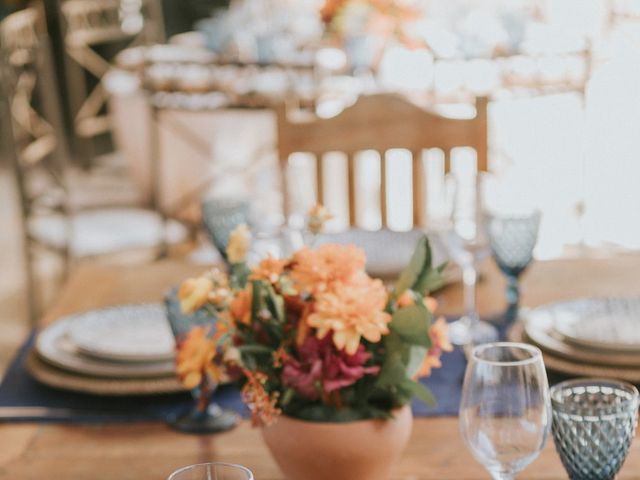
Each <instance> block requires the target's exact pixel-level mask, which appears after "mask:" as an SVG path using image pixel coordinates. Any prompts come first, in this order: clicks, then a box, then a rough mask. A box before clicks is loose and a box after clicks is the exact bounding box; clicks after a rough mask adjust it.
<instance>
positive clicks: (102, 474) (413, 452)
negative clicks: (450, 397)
mask: <svg viewBox="0 0 640 480" xmlns="http://www.w3.org/2000/svg"><path fill="white" fill-rule="evenodd" d="M200 269H201V267H194V266H192V265H188V264H185V263H180V262H177V261H166V262H163V263H158V264H155V265H149V266H143V267H130V268H128V269H125V268H122V267H96V266H87V267H83V268H81V269H80V270H78V271H77V273H76V274H75V275H73V277H72V278H71V279H70V281H69V283H68V285H67V286H66V288H65V289H64V292H63V293H62V295H61V296H60V298H59V300H58V302H57V303H56V305H55V306H54V307H53V308H52V309H51V310H50V312H49V314H48V315H47V317H46V318H45V322H51V321H53V320H55V319H56V318H58V317H59V316H61V315H64V314H68V313H71V312H74V311H79V310H84V309H89V308H94V307H98V306H105V305H109V304H115V303H122V302H140V301H157V300H159V299H160V298H161V295H162V293H163V292H164V291H165V290H166V289H167V288H168V287H169V286H171V285H175V284H176V283H177V282H178V281H179V280H180V279H181V278H184V277H186V276H188V275H190V274H193V273H197V272H198V271H199V270H200ZM638 272H640V256H622V257H616V258H609V259H589V260H585V259H582V260H562V261H554V262H538V263H536V264H535V265H534V266H533V267H532V268H531V270H530V272H528V273H527V275H526V276H525V280H524V292H523V300H524V303H525V304H527V305H530V306H535V305H539V304H543V303H546V302H551V301H556V300H562V299H569V298H575V297H579V296H587V295H613V294H617V295H640V281H638V280H639V279H640V274H638ZM503 288H504V282H503V280H502V278H501V277H500V275H499V274H498V273H497V271H496V269H495V267H493V266H492V265H490V264H488V265H487V268H486V269H485V276H484V280H483V282H482V283H481V285H480V289H479V306H480V310H481V312H482V313H483V314H489V313H495V312H498V311H500V310H501V309H502V308H504V300H503ZM439 297H440V304H441V308H442V311H443V312H444V313H449V314H451V313H456V312H458V311H459V306H460V305H461V292H460V287H459V286H457V285H456V286H451V287H449V288H447V289H445V290H443V291H442V293H441V294H440V295H439ZM363 448H366V446H363ZM210 460H224V461H228V462H236V463H241V464H243V465H246V466H248V467H249V468H251V469H252V470H253V471H254V472H255V474H256V478H257V480H275V479H281V478H282V476H281V475H280V473H279V472H278V468H277V467H276V465H275V464H274V462H273V461H272V460H271V458H270V456H269V453H268V451H267V449H266V447H265V446H264V444H263V443H262V441H261V439H260V432H259V431H257V430H254V429H252V428H251V427H250V426H249V425H248V424H247V422H244V423H242V424H241V425H240V426H239V427H238V428H236V429H235V430H233V431H232V432H229V433H225V434H220V435H212V436H189V435H183V434H179V433H176V432H173V431H172V430H170V429H169V428H168V427H167V426H165V425H163V424H158V423H143V424H128V425H98V426H72V425H40V424H20V425H0V479H5V478H6V479H12V480H14V479H38V480H41V479H45V478H46V479H48V478H52V479H61V480H62V479H64V480H76V479H91V480H101V479H104V480H129V479H130V480H134V479H135V480H146V479H158V480H160V479H164V478H166V477H167V475H168V474H169V473H170V472H171V471H173V470H174V469H176V468H177V467H180V466H183V465H187V464H190V463H196V462H203V461H210ZM482 478H489V475H488V474H487V473H486V472H485V471H484V470H483V469H482V467H481V466H480V465H479V464H478V463H476V462H475V461H474V460H473V458H472V457H471V455H470V454H469V453H468V451H467V449H466V448H465V446H464V444H463V442H462V439H461V438H460V435H459V433H458V422H457V419H456V418H418V419H416V420H415V423H414V431H413V436H412V440H411V442H410V445H409V447H408V448H407V450H406V452H405V454H404V456H403V458H402V460H401V461H400V462H399V463H398V465H397V466H396V468H395V469H394V473H393V477H392V479H393V480H399V479H403V480H426V479H434V480H436V479H437V480H445V479H446V480H462V479H464V480H473V479H482ZM519 478H522V479H538V480H546V479H565V478H567V477H566V474H565V473H564V470H563V468H562V466H561V464H560V461H559V459H558V457H557V455H556V453H555V451H554V448H553V442H552V441H549V442H548V444H547V446H546V448H545V450H544V452H543V453H542V455H541V456H540V457H539V458H538V459H537V460H536V461H535V462H534V463H533V464H532V465H530V466H529V467H528V468H527V469H526V470H525V472H523V473H522V474H521V476H520V477H519ZM619 478H620V479H640V441H638V440H636V441H635V443H634V444H633V446H632V449H631V453H630V455H629V458H628V459H627V461H626V463H625V465H624V467H623V469H622V472H621V473H620V476H619ZM299 480H304V479H299ZM354 480H358V479H354Z"/></svg>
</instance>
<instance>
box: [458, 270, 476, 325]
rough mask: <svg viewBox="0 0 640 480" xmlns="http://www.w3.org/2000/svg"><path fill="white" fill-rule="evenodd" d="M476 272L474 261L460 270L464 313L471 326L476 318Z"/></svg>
mask: <svg viewBox="0 0 640 480" xmlns="http://www.w3.org/2000/svg"><path fill="white" fill-rule="evenodd" d="M477 280H478V272H477V271H476V266H475V264H474V263H471V264H470V265H467V266H465V267H464V268H463V270H462V281H463V283H464V313H465V317H466V318H467V321H468V322H469V326H470V327H471V326H472V325H473V324H474V323H475V322H476V321H477V320H478V312H477V310H476V282H477Z"/></svg>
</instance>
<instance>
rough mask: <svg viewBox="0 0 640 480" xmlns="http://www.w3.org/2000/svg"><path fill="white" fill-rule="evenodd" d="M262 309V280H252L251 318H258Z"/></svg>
mask: <svg viewBox="0 0 640 480" xmlns="http://www.w3.org/2000/svg"><path fill="white" fill-rule="evenodd" d="M260 310H262V282H260V281H259V280H254V281H252V282H251V319H252V320H256V319H257V318H258V313H259V312H260Z"/></svg>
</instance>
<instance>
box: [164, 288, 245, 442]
mask: <svg viewBox="0 0 640 480" xmlns="http://www.w3.org/2000/svg"><path fill="white" fill-rule="evenodd" d="M165 305H166V308H167V317H168V319H169V323H170V325H171V330H172V331H173V334H174V336H175V337H176V340H178V341H179V340H180V339H181V338H182V337H183V336H184V335H186V334H187V333H188V332H189V331H190V330H191V329H192V328H194V327H197V326H211V327H213V328H212V330H213V331H215V323H216V318H215V316H213V315H212V314H211V313H209V312H207V311H206V310H198V311H196V312H194V313H189V314H185V313H182V310H181V308H180V301H179V300H178V297H177V289H172V290H171V291H169V293H167V295H166V296H165ZM217 386H218V384H217V382H216V381H215V379H213V378H210V377H208V376H207V375H203V378H202V381H201V382H200V385H198V386H197V387H196V388H194V389H192V390H191V395H192V396H193V399H194V406H193V407H192V408H191V409H189V410H188V411H186V412H180V413H177V414H174V415H171V416H170V417H169V418H168V419H167V420H168V423H169V425H170V426H171V427H172V428H175V429H176V430H180V431H182V432H187V433H216V432H224V431H226V430H230V429H232V428H233V427H235V426H236V425H237V423H238V420H239V417H238V415H237V414H236V413H235V412H233V411H230V410H224V409H222V408H220V406H219V405H217V404H215V403H212V402H211V397H212V395H213V392H214V391H215V389H216V387H217Z"/></svg>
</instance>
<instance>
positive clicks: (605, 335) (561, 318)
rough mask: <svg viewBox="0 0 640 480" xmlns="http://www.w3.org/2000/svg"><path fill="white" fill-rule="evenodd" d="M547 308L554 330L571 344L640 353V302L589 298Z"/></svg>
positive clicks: (632, 299)
mask: <svg viewBox="0 0 640 480" xmlns="http://www.w3.org/2000/svg"><path fill="white" fill-rule="evenodd" d="M548 308H549V314H550V315H551V316H552V317H553V325H554V329H555V330H556V331H557V332H558V333H559V334H560V335H562V336H563V337H564V338H565V339H566V340H567V341H568V342H571V343H573V344H575V345H580V346H582V347H588V348H592V349H600V350H608V351H617V352H620V351H626V352H637V353H640V298H588V299H581V300H575V301H571V302H564V303H557V304H554V305H551V306H549V307H548Z"/></svg>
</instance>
